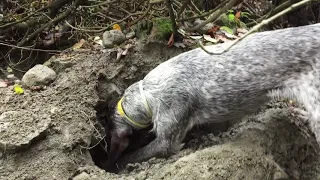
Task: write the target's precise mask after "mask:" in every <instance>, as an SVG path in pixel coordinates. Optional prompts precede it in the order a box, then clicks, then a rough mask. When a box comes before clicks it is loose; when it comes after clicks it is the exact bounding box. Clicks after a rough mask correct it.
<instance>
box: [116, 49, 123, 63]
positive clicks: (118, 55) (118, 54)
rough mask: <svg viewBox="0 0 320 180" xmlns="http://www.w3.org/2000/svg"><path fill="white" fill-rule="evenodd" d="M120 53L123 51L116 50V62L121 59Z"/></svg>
mask: <svg viewBox="0 0 320 180" xmlns="http://www.w3.org/2000/svg"><path fill="white" fill-rule="evenodd" d="M122 52H123V50H122V49H121V48H118V49H117V60H119V59H120V58H121V54H122Z"/></svg>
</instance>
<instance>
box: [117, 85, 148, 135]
mask: <svg viewBox="0 0 320 180" xmlns="http://www.w3.org/2000/svg"><path fill="white" fill-rule="evenodd" d="M139 91H140V96H141V98H142V102H143V105H144V108H145V110H146V113H147V115H148V117H149V118H150V119H151V118H152V111H151V109H150V106H149V104H148V102H147V99H146V97H145V94H144V91H143V86H142V80H141V81H139ZM123 98H124V97H122V98H121V99H120V100H119V102H118V104H117V111H118V113H119V115H120V116H121V117H123V119H124V120H125V121H126V123H127V124H129V125H130V126H132V127H133V128H135V129H144V128H147V127H148V126H150V124H151V121H149V122H141V121H139V119H138V120H137V119H134V118H133V117H132V116H130V115H129V114H127V113H126V112H125V109H124V107H123V104H122V102H123Z"/></svg>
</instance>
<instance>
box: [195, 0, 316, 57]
mask: <svg viewBox="0 0 320 180" xmlns="http://www.w3.org/2000/svg"><path fill="white" fill-rule="evenodd" d="M311 1H320V0H302V1H300V2H298V3H295V4H293V5H291V6H290V7H289V8H287V9H285V10H283V11H281V12H279V13H278V14H276V15H274V16H272V17H270V18H269V19H266V20H263V21H262V22H261V23H260V24H257V25H256V26H254V27H253V28H251V29H250V31H249V32H247V33H246V34H245V35H244V36H242V37H241V38H239V39H236V40H235V41H233V42H232V43H231V44H230V45H229V46H228V47H227V48H226V49H224V50H222V51H221V52H209V51H208V50H207V49H206V48H205V47H204V45H203V44H202V43H201V41H198V42H199V45H200V47H201V49H203V50H204V51H205V52H206V53H208V54H210V55H220V54H223V53H225V52H227V51H228V50H229V49H230V48H231V47H233V46H234V45H236V44H237V43H238V42H240V41H241V40H242V39H244V38H245V37H247V36H249V35H250V34H252V33H254V32H256V31H258V30H259V29H260V28H261V27H263V26H265V25H267V24H269V23H270V22H272V21H274V20H275V19H277V18H279V17H281V16H283V15H285V14H287V13H289V12H291V11H293V10H295V9H297V8H299V7H301V6H303V5H305V4H306V3H308V2H311Z"/></svg>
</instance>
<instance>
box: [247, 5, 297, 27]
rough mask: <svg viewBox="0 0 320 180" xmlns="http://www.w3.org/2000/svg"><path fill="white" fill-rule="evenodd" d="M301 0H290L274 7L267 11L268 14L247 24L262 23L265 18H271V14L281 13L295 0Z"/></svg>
mask: <svg viewBox="0 0 320 180" xmlns="http://www.w3.org/2000/svg"><path fill="white" fill-rule="evenodd" d="M297 1H299V0H288V1H286V2H284V3H282V4H280V5H279V6H277V7H276V8H274V9H272V10H271V11H270V12H269V13H267V14H266V15H264V16H262V17H260V18H258V19H257V20H255V21H253V22H250V23H247V24H246V25H247V26H253V25H254V24H258V23H260V22H261V21H263V20H264V19H266V18H269V17H270V16H273V15H274V14H277V13H279V12H280V11H282V10H284V9H286V8H288V7H290V6H291V5H292V4H294V3H295V2H297Z"/></svg>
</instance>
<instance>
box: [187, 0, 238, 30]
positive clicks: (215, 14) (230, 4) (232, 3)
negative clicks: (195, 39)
mask: <svg viewBox="0 0 320 180" xmlns="http://www.w3.org/2000/svg"><path fill="white" fill-rule="evenodd" d="M239 2H242V0H230V1H229V2H228V3H227V4H226V5H225V6H224V7H223V8H221V9H220V10H218V11H216V12H213V13H212V15H211V16H210V17H209V18H208V19H207V20H205V21H204V22H202V23H200V24H199V25H197V26H195V27H193V28H189V29H186V31H189V32H193V31H196V30H199V29H200V28H202V27H203V26H205V25H206V24H208V23H210V22H214V21H215V20H217V19H218V18H219V17H220V16H221V15H222V14H223V13H225V12H227V11H228V10H229V9H231V8H232V7H234V6H235V5H236V4H237V3H239Z"/></svg>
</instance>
